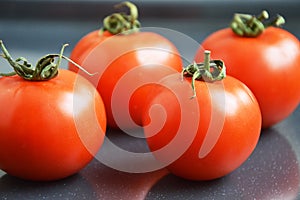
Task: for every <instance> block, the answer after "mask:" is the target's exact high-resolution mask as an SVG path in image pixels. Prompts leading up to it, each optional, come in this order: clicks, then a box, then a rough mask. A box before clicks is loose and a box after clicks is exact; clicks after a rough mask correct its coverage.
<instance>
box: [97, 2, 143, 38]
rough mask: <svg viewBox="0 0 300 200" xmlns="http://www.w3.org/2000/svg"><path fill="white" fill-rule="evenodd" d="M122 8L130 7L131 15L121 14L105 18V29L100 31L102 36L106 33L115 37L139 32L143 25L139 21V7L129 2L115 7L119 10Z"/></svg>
mask: <svg viewBox="0 0 300 200" xmlns="http://www.w3.org/2000/svg"><path fill="white" fill-rule="evenodd" d="M122 7H128V8H129V14H126V13H124V12H119V13H113V14H111V15H109V16H107V17H105V18H104V20H103V28H102V29H101V30H100V34H102V33H103V32H104V31H108V32H110V33H111V34H113V35H116V34H130V33H134V32H138V31H139V28H140V27H141V24H140V22H139V21H138V9H137V7H136V6H135V5H134V4H133V3H131V2H129V1H125V2H122V3H120V4H117V5H115V8H117V9H120V8H122Z"/></svg>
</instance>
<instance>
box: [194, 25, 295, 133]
mask: <svg viewBox="0 0 300 200" xmlns="http://www.w3.org/2000/svg"><path fill="white" fill-rule="evenodd" d="M201 48H204V49H208V50H210V51H211V56H212V58H215V59H222V60H223V61H224V62H225V63H226V67H227V74H229V75H231V76H233V77H236V78H238V79H239V80H241V81H242V82H243V83H245V84H246V85H247V86H248V87H249V88H250V89H251V91H252V92H253V93H254V95H255V96H256V98H257V100H258V102H259V105H260V108H261V112H262V116H263V125H262V126H263V127H264V128H267V127H270V126H272V125H274V124H276V123H278V122H280V121H282V120H284V119H285V118H287V117H288V116H289V115H290V114H291V113H292V112H293V111H294V110H295V109H296V108H297V106H298V105H299V101H300V65H299V63H300V45H299V40H298V39H297V38H296V37H295V36H294V35H292V34H291V33H289V32H288V31H285V30H283V29H281V28H275V27H269V28H267V29H266V30H265V31H264V32H263V33H262V34H261V35H260V36H258V37H256V38H245V37H239V36H237V35H235V34H234V33H233V32H232V31H231V29H229V28H228V29H222V30H219V31H217V32H215V33H213V34H211V35H210V36H208V37H207V38H206V39H205V40H204V41H203V43H202V47H201ZM195 60H196V61H200V60H202V53H201V49H199V51H198V53H197V54H196V58H195Z"/></svg>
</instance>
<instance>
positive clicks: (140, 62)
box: [69, 2, 182, 129]
mask: <svg viewBox="0 0 300 200" xmlns="http://www.w3.org/2000/svg"><path fill="white" fill-rule="evenodd" d="M127 3H128V2H127ZM126 5H127V6H128V4H126ZM129 7H130V8H131V10H134V8H136V7H135V6H134V5H133V4H129ZM115 15H116V14H113V15H112V16H108V18H106V19H109V17H111V20H112V21H113V19H114V18H113V16H115ZM124 17H127V18H129V17H132V16H131V15H128V16H127V15H125V16H124ZM132 18H134V17H132ZM123 20H125V19H123ZM106 21H107V20H106ZM122 23H125V22H122ZM128 23H129V22H128ZM106 26H107V25H106V24H105V23H104V29H102V30H100V31H99V30H96V31H93V32H90V33H88V34H87V35H86V36H84V37H83V38H82V39H81V40H80V41H79V42H78V43H77V44H76V45H75V47H74V49H73V51H72V53H71V56H70V58H71V59H72V60H74V61H75V62H76V63H78V64H80V65H81V66H83V67H84V68H85V69H87V70H88V71H91V72H98V74H96V75H94V76H88V75H84V74H83V76H85V78H87V79H88V80H90V81H91V82H92V83H93V84H94V85H95V86H96V87H97V89H98V91H99V93H100V95H101V97H102V98H103V101H104V104H105V108H106V111H107V121H108V125H109V126H110V127H113V128H121V129H131V128H135V127H136V125H141V116H140V114H141V112H140V110H142V108H143V105H144V101H145V97H146V96H147V93H148V91H149V89H151V87H152V86H151V85H152V82H155V81H156V80H159V79H160V78H161V77H164V76H165V75H168V74H171V73H174V72H178V71H181V69H182V60H181V57H180V55H179V52H178V50H177V48H176V47H175V45H174V44H173V43H172V42H171V41H169V40H168V39H167V38H165V37H163V36H162V35H159V34H157V33H154V32H149V31H148V32H142V31H139V29H137V27H131V28H132V29H129V31H130V32H126V30H127V29H125V30H122V31H123V32H119V34H114V33H111V32H112V30H111V29H112V28H111V27H109V28H105V27H106ZM69 69H70V70H72V71H75V72H76V71H78V69H77V68H76V67H74V66H73V65H72V64H70V65H69ZM129 77H130V78H129ZM121 80H123V81H121ZM125 80H126V81H125ZM141 84H142V85H147V87H140V86H142V85H141ZM118 88H119V89H118ZM129 93H130V96H128V94H129Z"/></svg>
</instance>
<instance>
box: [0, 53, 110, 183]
mask: <svg viewBox="0 0 300 200" xmlns="http://www.w3.org/2000/svg"><path fill="white" fill-rule="evenodd" d="M42 60H43V59H42ZM40 63H42V62H40ZM47 66H50V65H47ZM46 68H47V67H46ZM46 68H44V69H46ZM23 69H25V68H22V70H23ZM26 69H27V70H28V68H27V67H26ZM44 69H43V70H44ZM48 69H50V68H48ZM53 69H54V68H52V69H50V71H52V70H53ZM43 70H42V71H43ZM25 71H26V70H25ZM35 71H37V70H35ZM54 71H55V70H54ZM27 75H29V74H27ZM42 77H44V76H43V75H42V76H41V78H42ZM0 91H1V92H0V110H1V115H0V169H2V170H3V171H5V172H7V173H8V174H10V175H13V176H16V177H19V178H23V179H28V180H38V181H48V180H57V179H61V178H65V177H67V176H70V175H72V174H75V173H76V172H78V171H79V170H80V169H82V168H83V167H85V166H86V165H87V164H88V163H89V162H90V161H91V160H92V159H93V157H94V155H95V154H96V153H97V152H98V150H99V149H100V147H101V145H102V143H103V139H104V134H105V130H106V116H105V108H104V104H103V101H102V99H101V97H100V95H99V93H98V92H97V90H96V89H95V87H94V86H93V85H92V84H91V83H90V82H89V81H88V80H86V79H84V78H83V77H81V76H80V75H77V74H76V73H74V72H71V71H69V70H63V69H61V70H57V74H55V75H54V76H53V77H52V78H51V79H49V80H44V81H42V80H40V81H30V80H25V77H23V78H21V77H20V76H19V75H14V76H9V77H4V76H3V77H0Z"/></svg>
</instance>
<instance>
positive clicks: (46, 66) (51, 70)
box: [0, 40, 93, 81]
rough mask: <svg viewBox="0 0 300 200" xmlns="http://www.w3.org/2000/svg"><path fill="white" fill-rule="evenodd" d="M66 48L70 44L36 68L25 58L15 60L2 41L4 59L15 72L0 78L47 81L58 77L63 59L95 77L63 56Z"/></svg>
mask: <svg viewBox="0 0 300 200" xmlns="http://www.w3.org/2000/svg"><path fill="white" fill-rule="evenodd" d="M66 46H68V44H64V45H63V46H62V48H61V51H60V53H59V54H48V55H45V56H44V57H42V58H41V59H40V60H39V61H38V62H37V64H36V66H35V67H34V66H33V65H31V64H30V63H29V62H28V61H27V60H26V59H25V58H23V57H20V58H17V59H16V60H14V59H13V58H12V57H11V55H10V54H9V52H8V51H7V49H6V47H5V45H4V43H3V41H2V40H0V47H1V50H2V52H3V55H2V57H3V58H4V59H6V60H7V61H8V63H9V64H10V65H11V66H12V68H13V69H14V71H13V72H10V73H0V76H13V75H19V76H20V77H22V78H23V79H25V80H29V81H47V80H50V79H52V78H54V77H56V76H57V75H58V68H59V65H60V64H61V60H62V59H65V60H67V61H69V62H71V63H73V64H74V65H76V66H77V67H78V68H79V69H81V70H83V71H84V72H85V73H87V74H89V75H93V74H91V73H89V72H87V71H86V70H84V69H83V68H82V67H81V66H79V65H78V64H76V63H75V62H73V61H72V60H71V59H69V58H67V57H66V56H64V55H63V53H64V49H65V47H66ZM55 58H58V59H57V61H56V62H55Z"/></svg>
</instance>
